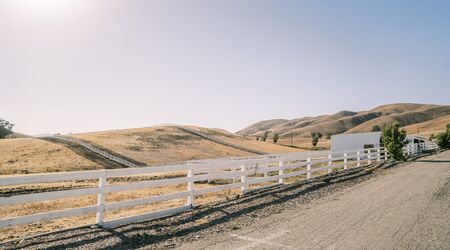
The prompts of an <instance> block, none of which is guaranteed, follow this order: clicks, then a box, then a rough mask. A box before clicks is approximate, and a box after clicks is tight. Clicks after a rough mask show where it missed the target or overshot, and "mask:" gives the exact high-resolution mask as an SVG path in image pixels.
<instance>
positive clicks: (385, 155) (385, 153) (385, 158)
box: [383, 148, 388, 161]
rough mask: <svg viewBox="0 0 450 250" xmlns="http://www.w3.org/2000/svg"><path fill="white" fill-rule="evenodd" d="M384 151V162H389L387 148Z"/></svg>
mask: <svg viewBox="0 0 450 250" xmlns="http://www.w3.org/2000/svg"><path fill="white" fill-rule="evenodd" d="M383 151H384V161H387V158H388V151H387V149H386V148H383Z"/></svg>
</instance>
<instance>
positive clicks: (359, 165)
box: [356, 150, 361, 167]
mask: <svg viewBox="0 0 450 250" xmlns="http://www.w3.org/2000/svg"><path fill="white" fill-rule="evenodd" d="M356 166H357V167H361V152H360V151H359V150H358V152H356Z"/></svg>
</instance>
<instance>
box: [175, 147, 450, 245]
mask: <svg viewBox="0 0 450 250" xmlns="http://www.w3.org/2000/svg"><path fill="white" fill-rule="evenodd" d="M380 171H384V172H382V173H379V175H378V176H377V177H375V178H371V179H369V180H368V181H365V182H361V183H358V184H357V185H354V186H353V187H351V188H347V189H344V190H341V191H339V192H335V193H332V194H331V195H328V196H325V197H322V198H321V199H317V200H314V201H313V202H311V203H307V204H299V205H297V207H296V208H291V209H287V210H283V211H282V212H280V213H275V214H272V215H270V216H267V217H265V218H263V219H261V220H259V221H256V222H254V223H252V224H251V225H249V226H248V227H242V228H240V229H238V230H234V231H231V232H223V233H217V234H212V235H209V236H206V237H202V238H201V239H199V240H196V241H193V242H191V243H185V244H183V245H181V246H180V247H179V249H450V183H449V181H450V151H446V152H443V153H440V154H437V155H432V156H428V157H425V158H422V159H419V160H417V161H416V162H413V163H409V164H406V165H405V166H402V167H399V168H394V169H389V170H380Z"/></svg>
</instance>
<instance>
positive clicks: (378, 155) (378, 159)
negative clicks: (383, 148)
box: [377, 148, 381, 161]
mask: <svg viewBox="0 0 450 250" xmlns="http://www.w3.org/2000/svg"><path fill="white" fill-rule="evenodd" d="M380 157H381V155H380V148H377V161H380V160H381V159H380Z"/></svg>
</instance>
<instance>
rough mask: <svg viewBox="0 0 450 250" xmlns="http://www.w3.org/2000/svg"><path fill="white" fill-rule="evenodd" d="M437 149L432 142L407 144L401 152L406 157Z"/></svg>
mask: <svg viewBox="0 0 450 250" xmlns="http://www.w3.org/2000/svg"><path fill="white" fill-rule="evenodd" d="M437 148H439V147H438V145H437V144H436V143H435V142H433V141H427V142H421V143H409V144H407V145H406V146H405V147H404V148H403V152H404V153H405V154H406V155H414V154H419V153H421V152H423V151H427V150H435V149H437Z"/></svg>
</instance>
